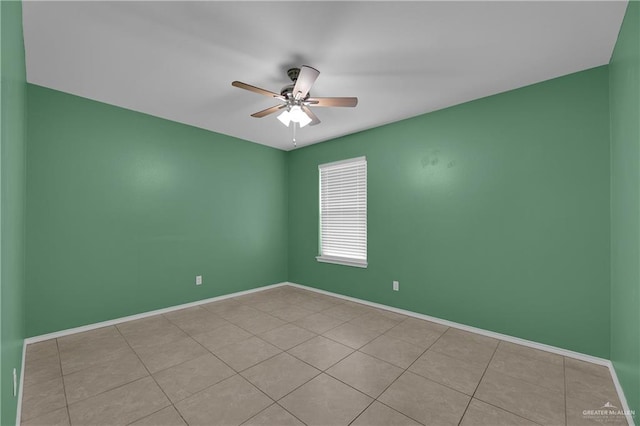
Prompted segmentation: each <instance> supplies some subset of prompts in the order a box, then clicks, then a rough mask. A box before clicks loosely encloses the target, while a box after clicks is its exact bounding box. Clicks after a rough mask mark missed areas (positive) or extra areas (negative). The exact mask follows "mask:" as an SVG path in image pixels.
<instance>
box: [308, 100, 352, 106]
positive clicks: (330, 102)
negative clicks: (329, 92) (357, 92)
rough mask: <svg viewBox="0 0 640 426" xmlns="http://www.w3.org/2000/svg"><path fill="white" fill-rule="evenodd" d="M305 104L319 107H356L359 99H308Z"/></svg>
mask: <svg viewBox="0 0 640 426" xmlns="http://www.w3.org/2000/svg"><path fill="white" fill-rule="evenodd" d="M305 102H308V103H309V104H310V105H313V106H318V107H354V106H356V105H358V98H308V99H307V100H306V101H305Z"/></svg>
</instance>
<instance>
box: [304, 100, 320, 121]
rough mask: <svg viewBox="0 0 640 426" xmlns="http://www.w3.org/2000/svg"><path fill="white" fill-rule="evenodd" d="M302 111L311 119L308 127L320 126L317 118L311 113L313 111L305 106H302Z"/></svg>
mask: <svg viewBox="0 0 640 426" xmlns="http://www.w3.org/2000/svg"><path fill="white" fill-rule="evenodd" d="M302 110H303V111H304V113H305V114H307V115H308V116H309V118H310V119H311V123H309V126H315V125H316V124H320V119H319V118H318V116H317V115H315V114H314V113H313V111H311V108H309V107H308V106H306V105H302Z"/></svg>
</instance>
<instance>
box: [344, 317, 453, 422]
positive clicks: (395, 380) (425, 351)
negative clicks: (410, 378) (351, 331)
mask: <svg viewBox="0 0 640 426" xmlns="http://www.w3.org/2000/svg"><path fill="white" fill-rule="evenodd" d="M401 322H404V321H401ZM397 325H400V323H398V324H397ZM391 328H395V327H391ZM449 329H450V327H447V328H446V329H445V330H444V331H443V332H442V334H440V336H438V338H437V339H436V340H434V341H433V342H431V344H430V345H428V346H427V347H426V348H425V349H424V350H423V351H422V353H421V354H420V355H418V357H417V358H416V359H414V360H413V362H412V363H411V364H409V366H407V368H405V369H404V371H403V372H402V373H400V374H399V375H398V377H396V378H395V379H394V380H393V381H392V382H391V383H389V384H388V385H387V387H385V388H384V389H383V391H382V392H380V394H379V395H378V396H377V397H376V398H374V400H373V401H372V402H371V404H369V406H368V407H367V408H369V407H370V406H371V405H373V403H374V402H375V401H378V402H379V403H380V404H382V405H384V406H386V407H388V408H390V409H392V410H394V411H397V412H398V413H400V414H402V415H403V416H405V417H408V418H410V419H411V420H413V421H415V422H417V423H419V424H424V423H422V422H420V421H418V420H416V419H414V418H413V417H411V416H409V415H407V414H406V413H403V412H401V411H398V410H396V409H395V408H393V407H391V406H389V405H387V404H385V403H384V402H382V401H380V400H379V398H380V397H381V396H382V395H384V393H385V392H386V391H387V390H388V389H389V388H390V387H391V386H392V385H393V384H394V383H395V382H397V381H398V379H399V378H400V377H402V376H403V375H404V374H405V373H406V372H409V373H412V374H415V373H413V372H411V371H409V369H410V368H411V366H413V364H415V363H416V361H417V360H419V359H420V358H422V356H423V355H424V354H425V353H427V351H428V350H429V349H431V347H432V346H433V345H435V344H436V342H437V341H438V340H440V338H442V336H444V334H445V333H446V332H447V331H449ZM363 347H364V346H363ZM357 351H358V352H360V350H357ZM360 353H364V352H360ZM365 355H369V354H365ZM369 356H372V355H369ZM374 358H375V357H374ZM376 359H378V358H376ZM381 361H382V360H381ZM385 362H388V361H385ZM389 364H391V363H389ZM392 365H395V364H392ZM396 367H397V366H396ZM418 376H420V375H419V374H418ZM420 377H422V376H420ZM425 379H426V377H425ZM427 380H429V379H427ZM429 381H431V382H433V380H429ZM433 383H437V382H433ZM365 410H366V409H365ZM363 412H364V410H363V411H362V412H361V413H360V414H358V416H357V417H356V418H355V419H353V420H352V421H351V423H353V422H354V421H356V419H357V418H358V417H360V416H361V415H362V413H363ZM351 423H350V424H351Z"/></svg>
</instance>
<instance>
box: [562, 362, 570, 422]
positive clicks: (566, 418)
mask: <svg viewBox="0 0 640 426" xmlns="http://www.w3.org/2000/svg"><path fill="white" fill-rule="evenodd" d="M562 378H563V379H564V380H563V384H564V392H563V394H564V424H565V425H566V424H568V423H569V410H568V407H567V366H566V358H565V357H562Z"/></svg>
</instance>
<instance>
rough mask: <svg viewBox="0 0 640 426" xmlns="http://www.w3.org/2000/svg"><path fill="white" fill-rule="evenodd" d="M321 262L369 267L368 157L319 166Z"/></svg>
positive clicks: (319, 259) (319, 257)
mask: <svg viewBox="0 0 640 426" xmlns="http://www.w3.org/2000/svg"><path fill="white" fill-rule="evenodd" d="M318 169H319V171H320V256H318V257H317V258H316V259H318V261H321V262H329V263H339V264H343V265H350V266H359V267H363V268H366V266H367V159H366V157H358V158H352V159H349V160H344V161H337V162H335V163H328V164H322V165H320V166H318Z"/></svg>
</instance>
